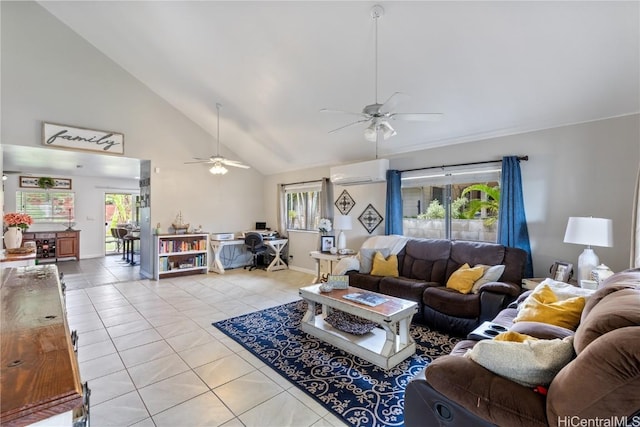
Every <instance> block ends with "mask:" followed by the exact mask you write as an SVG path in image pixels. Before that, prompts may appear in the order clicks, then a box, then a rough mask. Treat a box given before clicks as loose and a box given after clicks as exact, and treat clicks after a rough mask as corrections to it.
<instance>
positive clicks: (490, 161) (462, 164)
mask: <svg viewBox="0 0 640 427" xmlns="http://www.w3.org/2000/svg"><path fill="white" fill-rule="evenodd" d="M518 160H520V161H525V162H526V161H528V160H529V156H518ZM489 163H502V160H485V161H484V162H470V163H457V164H453V165H442V166H428V167H426V168H415V169H403V170H401V171H400V172H414V171H423V170H428V169H444V168H452V167H457V166H474V165H485V164H489Z"/></svg>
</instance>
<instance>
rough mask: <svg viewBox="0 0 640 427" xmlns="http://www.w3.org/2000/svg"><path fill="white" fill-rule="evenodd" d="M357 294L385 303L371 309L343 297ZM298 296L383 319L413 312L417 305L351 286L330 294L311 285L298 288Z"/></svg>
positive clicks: (317, 286) (335, 290)
mask: <svg viewBox="0 0 640 427" xmlns="http://www.w3.org/2000/svg"><path fill="white" fill-rule="evenodd" d="M357 292H360V293H369V294H374V295H378V296H380V297H383V298H385V299H386V300H387V301H386V302H383V303H382V304H379V305H376V306H374V307H371V306H369V305H366V304H361V303H359V302H356V301H352V300H348V299H346V298H344V296H345V295H347V294H353V293H357ZM300 296H302V297H303V298H305V299H309V300H312V301H316V302H319V303H320V304H322V301H323V300H332V301H334V302H336V303H338V306H339V305H347V306H352V307H357V308H358V309H361V310H365V311H369V312H372V313H376V314H378V315H380V316H384V317H393V316H395V315H398V314H400V313H403V312H406V310H413V309H415V307H416V306H417V304H416V303H415V302H413V301H408V300H404V299H402V298H396V297H392V296H391V295H385V294H379V293H377V292H371V291H367V290H364V289H360V288H354V287H351V286H349V287H348V288H347V289H334V290H332V291H331V292H320V285H311V286H307V287H304V288H300Z"/></svg>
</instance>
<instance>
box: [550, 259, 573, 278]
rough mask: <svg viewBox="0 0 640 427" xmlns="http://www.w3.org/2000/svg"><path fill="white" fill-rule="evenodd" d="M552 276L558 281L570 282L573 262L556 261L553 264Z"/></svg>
mask: <svg viewBox="0 0 640 427" xmlns="http://www.w3.org/2000/svg"><path fill="white" fill-rule="evenodd" d="M550 271H551V278H552V279H553V280H557V281H558V282H565V283H569V280H570V279H571V275H572V273H573V264H571V263H569V262H564V261H555V262H554V263H553V265H552V266H551V270H550Z"/></svg>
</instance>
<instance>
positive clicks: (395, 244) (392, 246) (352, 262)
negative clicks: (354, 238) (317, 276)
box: [333, 234, 409, 274]
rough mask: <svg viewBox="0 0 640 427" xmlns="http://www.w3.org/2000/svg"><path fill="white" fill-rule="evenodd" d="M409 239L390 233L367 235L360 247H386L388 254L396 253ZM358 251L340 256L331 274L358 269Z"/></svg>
mask: <svg viewBox="0 0 640 427" xmlns="http://www.w3.org/2000/svg"><path fill="white" fill-rule="evenodd" d="M408 240H409V238H408V237H406V236H400V235H398V234H392V235H390V236H372V237H369V238H368V239H367V240H365V242H364V243H363V244H362V246H361V247H360V251H361V250H362V249H382V248H384V249H388V250H389V254H390V255H397V254H398V253H399V252H400V251H401V250H402V248H404V247H405V245H406V244H407V241H408ZM360 251H358V255H356V256H354V257H347V258H342V259H341V260H340V261H338V263H337V264H336V266H335V267H334V268H333V274H345V273H346V272H347V271H349V270H360Z"/></svg>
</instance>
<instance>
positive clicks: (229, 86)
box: [40, 1, 640, 174]
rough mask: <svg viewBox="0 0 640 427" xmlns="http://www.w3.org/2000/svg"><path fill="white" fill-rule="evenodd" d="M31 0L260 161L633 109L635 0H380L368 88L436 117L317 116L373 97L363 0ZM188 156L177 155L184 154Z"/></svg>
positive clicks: (365, 154)
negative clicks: (377, 128) (377, 125)
mask: <svg viewBox="0 0 640 427" xmlns="http://www.w3.org/2000/svg"><path fill="white" fill-rule="evenodd" d="M40 4H41V5H42V6H43V7H44V8H46V9H47V10H48V11H49V12H50V13H52V14H53V15H54V16H56V17H57V18H58V19H59V20H60V21H62V22H63V23H65V24H66V25H68V26H69V27H70V28H71V29H73V30H74V31H75V32H77V33H78V34H79V35H80V36H81V37H83V38H85V39H86V40H87V41H88V42H89V43H91V44H92V45H93V46H95V47H96V48H97V49H98V50H100V51H101V52H103V53H104V54H105V55H106V56H108V57H109V58H111V59H112V60H113V61H115V62H116V63H117V64H119V65H120V66H121V67H122V68H124V69H125V70H127V71H128V72H129V73H131V74H132V75H133V76H135V77H136V78H137V79H139V80H140V81H141V82H142V83H144V84H145V85H147V86H148V87H149V88H150V89H151V90H153V91H154V92H155V93H157V94H158V95H160V96H161V97H162V98H164V99H165V100H166V101H167V102H169V103H171V104H172V105H173V106H174V107H175V108H177V109H178V110H179V111H181V112H182V113H184V114H185V115H186V116H187V117H189V118H190V119H191V120H193V121H194V122H195V123H197V124H198V125H200V126H201V127H202V128H203V129H205V130H207V131H208V132H210V133H211V135H212V145H210V146H203V147H202V157H207V156H209V155H211V154H212V153H213V141H215V135H216V120H215V114H216V108H215V105H216V103H221V104H222V105H223V110H222V113H221V119H220V138H221V142H222V144H223V145H225V146H227V147H228V148H229V149H230V150H232V151H233V152H234V153H236V154H237V156H238V157H239V159H238V160H242V161H244V162H246V163H248V164H250V165H251V166H253V167H254V168H256V169H257V170H259V171H260V172H262V173H264V174H273V173H278V172H282V171H289V170H296V169H303V168H307V167H313V166H319V165H334V164H340V163H347V162H351V161H360V160H368V159H372V158H374V157H375V155H376V151H377V153H378V156H379V157H389V156H398V155H408V154H407V153H410V152H412V151H416V150H422V149H428V148H431V147H437V146H442V145H447V144H456V143H461V142H469V141H477V140H482V139H485V138H489V137H493V136H500V135H509V134H514V133H521V132H527V131H531V130H536V129H542V128H550V127H556V126H562V125H566V124H572V123H579V122H585V121H591V120H597V119H602V118H607V117H614V116H620V115H625V114H630V113H635V112H638V110H639V99H640V96H639V75H640V73H639V63H640V60H639V51H640V47H639V46H640V44H639V23H638V22H639V7H638V2H631V1H628V2H615V1H608V2H595V1H594V2H591V1H585V2H576V1H569V2H560V1H556V2H538V1H532V2H523V1H514V2H504V1H502V2H483V1H475V2H431V1H406V2H404V1H387V2H381V3H380V4H381V5H382V6H383V7H384V11H385V12H384V16H383V17H382V18H380V20H379V21H378V41H379V44H378V46H379V49H378V60H379V63H378V84H377V91H378V98H379V99H378V101H379V102H382V101H384V100H385V99H386V98H387V97H389V96H390V95H391V94H393V93H394V92H402V93H404V94H406V95H407V96H406V97H405V98H404V99H403V100H402V102H401V103H399V104H398V106H397V111H399V112H440V113H443V114H444V116H443V119H442V120H441V121H440V122H426V123H423V122H401V121H394V122H393V123H392V124H393V126H394V128H395V129H396V131H397V135H396V136H394V137H392V138H390V139H388V140H384V141H383V140H380V141H379V142H378V144H377V147H376V143H372V142H368V141H366V140H365V139H364V137H363V131H364V128H365V127H366V124H358V125H354V126H350V127H347V128H345V129H343V130H341V131H339V132H335V133H331V134H330V133H328V132H329V131H330V130H332V129H335V128H338V127H340V126H342V125H345V124H347V123H350V122H351V121H354V120H356V119H357V118H358V117H357V116H348V115H339V114H322V113H320V109H322V108H332V109H339V110H346V111H351V112H356V113H357V112H360V111H361V110H362V108H363V107H364V106H365V105H367V104H372V103H374V102H375V101H376V99H375V90H376V83H375V74H376V73H375V70H376V66H375V64H376V63H375V43H374V40H375V38H374V32H375V31H374V29H375V22H374V19H373V18H372V17H371V9H372V6H373V5H374V3H372V2H364V1H339V2H338V1H320V2H308V1H282V2H274V1H255V2H252V1H233V2H231V1H190V2H171V1H140V2H129V1H124V2H109V1H103V2H98V1H86V2H75V1H70V2H64V1H55V2H50V1H43V2H40ZM185 160H188V159H185Z"/></svg>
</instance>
